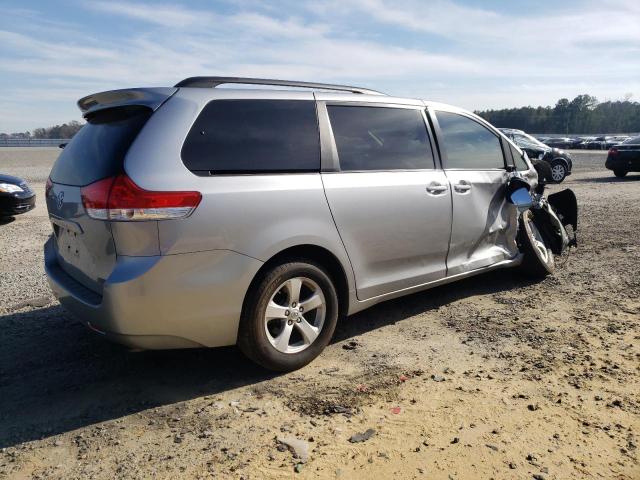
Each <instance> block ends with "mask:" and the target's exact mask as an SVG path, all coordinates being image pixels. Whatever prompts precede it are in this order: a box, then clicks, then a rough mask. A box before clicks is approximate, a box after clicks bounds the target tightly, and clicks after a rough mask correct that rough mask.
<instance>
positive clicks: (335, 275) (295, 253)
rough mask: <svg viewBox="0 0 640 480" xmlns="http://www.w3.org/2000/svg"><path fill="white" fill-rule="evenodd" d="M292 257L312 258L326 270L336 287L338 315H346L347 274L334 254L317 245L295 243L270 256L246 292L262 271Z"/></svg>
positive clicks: (347, 296)
mask: <svg viewBox="0 0 640 480" xmlns="http://www.w3.org/2000/svg"><path fill="white" fill-rule="evenodd" d="M294 258H303V259H308V260H314V261H316V262H317V263H318V264H319V265H320V266H322V267H324V268H325V269H326V270H327V273H328V274H329V276H330V277H331V280H333V284H334V285H335V287H336V293H337V294H338V307H339V312H338V315H340V316H344V315H346V313H347V311H348V308H349V283H348V282H347V275H346V273H345V271H344V268H343V267H342V264H341V263H340V261H339V260H338V259H337V258H336V256H335V255H334V254H333V253H331V252H330V251H329V250H327V249H326V248H323V247H319V246H317V245H296V246H295V247H289V248H287V249H285V250H283V251H281V252H279V253H277V254H276V255H274V256H273V257H271V258H270V259H269V260H267V261H266V262H265V263H264V265H262V267H260V270H258V272H257V273H256V274H255V276H254V277H253V280H252V281H251V285H250V286H249V289H248V290H247V293H248V292H249V291H250V290H251V289H252V288H253V287H254V284H255V283H256V282H257V280H258V279H259V278H261V276H262V275H263V274H264V272H266V271H268V270H269V269H271V268H272V267H274V266H276V265H280V264H282V263H284V262H286V261H287V260H290V259H294ZM245 299H246V295H245Z"/></svg>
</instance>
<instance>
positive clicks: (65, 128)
mask: <svg viewBox="0 0 640 480" xmlns="http://www.w3.org/2000/svg"><path fill="white" fill-rule="evenodd" d="M83 125H84V123H80V122H78V121H77V120H71V121H70V122H69V123H63V124H62V125H54V126H53V127H48V128H36V129H34V130H33V132H16V133H0V138H71V137H73V136H74V135H75V134H76V133H78V130H80V129H81V128H82V126H83Z"/></svg>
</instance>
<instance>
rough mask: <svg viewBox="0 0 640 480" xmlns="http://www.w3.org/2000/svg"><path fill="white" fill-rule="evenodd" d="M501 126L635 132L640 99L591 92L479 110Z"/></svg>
mask: <svg viewBox="0 0 640 480" xmlns="http://www.w3.org/2000/svg"><path fill="white" fill-rule="evenodd" d="M475 113H476V114H478V115H480V116H481V117H482V118H484V119H485V120H487V121H488V122H490V123H491V124H493V125H495V126H496V127H500V128H517V129H519V130H524V131H525V132H529V133H563V134H576V133H601V134H605V133H634V132H640V102H633V101H631V95H630V94H628V95H626V98H625V99H624V100H617V101H606V102H598V99H597V98H596V97H593V96H591V95H578V96H577V97H576V98H574V99H573V100H569V99H567V98H561V99H560V100H558V102H557V103H556V104H555V106H554V107H520V108H503V109H500V110H483V111H476V112H475Z"/></svg>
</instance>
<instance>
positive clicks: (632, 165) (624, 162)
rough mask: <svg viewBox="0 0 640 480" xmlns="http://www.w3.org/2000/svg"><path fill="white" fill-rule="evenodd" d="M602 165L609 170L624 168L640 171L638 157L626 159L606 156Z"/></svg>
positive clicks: (626, 170) (627, 170) (629, 170)
mask: <svg viewBox="0 0 640 480" xmlns="http://www.w3.org/2000/svg"><path fill="white" fill-rule="evenodd" d="M604 166H605V167H606V168H608V169H609V170H624V171H625V172H640V159H637V160H636V159H632V160H630V159H626V158H624V159H623V158H617V157H611V156H608V157H607V160H606V161H605V162H604Z"/></svg>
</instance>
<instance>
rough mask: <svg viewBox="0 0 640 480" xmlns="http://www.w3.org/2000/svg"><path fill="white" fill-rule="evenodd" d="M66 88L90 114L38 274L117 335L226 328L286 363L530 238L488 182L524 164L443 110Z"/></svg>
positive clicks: (154, 340) (227, 339) (258, 357)
mask: <svg viewBox="0 0 640 480" xmlns="http://www.w3.org/2000/svg"><path fill="white" fill-rule="evenodd" d="M240 84H242V85H240ZM247 86H249V87H251V88H247ZM229 87H232V88H229ZM256 87H258V88H256ZM78 104H79V107H80V109H81V110H82V112H83V115H84V117H85V118H86V120H87V124H86V125H85V126H84V127H83V128H82V129H81V130H80V132H79V133H78V134H77V135H76V136H75V137H74V138H73V140H72V141H71V142H70V143H69V144H68V145H67V146H66V148H65V149H64V150H63V151H62V153H61V155H60V157H59V158H58V159H57V161H56V162H55V164H54V166H53V169H52V171H51V175H50V178H49V180H48V182H47V188H46V202H47V208H48V211H49V217H50V219H51V223H52V225H53V235H52V236H51V238H50V239H49V240H48V241H47V242H46V244H45V247H44V251H45V266H46V272H47V276H48V278H49V282H50V285H51V288H52V290H53V292H54V293H55V295H56V296H57V298H58V299H59V301H60V303H61V304H62V305H63V306H64V307H65V308H66V309H67V310H68V311H69V312H71V313H72V314H73V315H74V316H75V317H76V318H78V319H79V320H80V321H82V322H83V323H84V324H86V325H87V326H88V327H89V328H90V329H92V330H94V331H95V332H98V333H99V334H101V335H103V336H105V337H107V338H110V339H113V340H115V341H118V342H121V343H124V344H127V345H130V346H133V347H137V348H145V349H164V348H186V347H202V346H205V347H216V346H223V345H234V344H237V345H239V347H240V348H241V349H242V351H243V352H244V353H245V354H246V355H248V356H249V357H250V358H251V359H253V360H254V361H256V362H258V363H259V364H261V365H263V366H265V367H267V368H270V369H275V370H292V369H296V368H299V367H301V366H303V365H305V364H306V363H308V362H310V361H311V360H312V359H313V358H315V357H316V356H317V355H318V354H319V353H320V352H321V351H322V350H323V349H324V348H325V346H326V345H327V344H328V343H329V341H330V340H331V337H332V334H333V332H334V329H335V327H336V323H337V321H338V319H339V318H340V317H341V316H345V315H350V314H353V313H355V312H358V311H361V310H363V309H365V308H367V307H370V306H372V305H374V304H376V303H379V302H381V301H384V300H387V299H391V298H395V297H399V296H401V295H406V294H409V293H412V292H416V291H419V290H424V289H427V288H430V287H434V286H437V285H441V284H443V283H447V282H451V281H454V280H457V279H462V278H465V277H468V276H470V275H474V274H477V273H481V272H485V271H487V270H490V269H494V268H497V267H508V266H517V265H520V264H522V263H523V261H526V256H527V255H528V254H529V255H530V254H531V252H530V251H529V253H527V252H526V251H524V250H523V249H522V246H521V245H520V242H519V241H518V232H519V220H518V216H519V214H518V211H517V209H516V208H515V207H514V205H512V204H510V203H509V202H507V201H505V195H504V187H505V184H506V182H507V179H508V177H509V175H511V174H513V172H514V171H519V172H520V173H521V176H522V177H523V178H527V179H529V180H530V181H531V182H533V184H535V181H536V178H537V177H536V172H535V170H534V169H533V167H532V165H531V164H530V162H529V161H528V160H527V158H526V155H524V154H523V153H522V151H520V150H519V149H518V148H517V147H516V146H514V145H513V144H512V143H511V142H510V141H508V140H507V139H506V137H504V136H503V135H502V134H501V133H500V132H499V131H498V130H496V129H495V128H494V127H492V126H491V125H490V124H488V123H487V122H485V121H484V120H482V119H481V118H479V117H478V116H476V115H474V114H472V113H469V112H467V111H464V110H461V109H459V108H455V107H452V106H449V105H444V104H439V103H431V102H425V101H422V100H414V99H408V98H394V97H390V96H387V95H384V94H380V93H378V92H375V91H371V90H366V89H361V88H355V87H345V86H339V85H327V84H313V83H304V82H287V81H279V80H259V79H248V78H223V77H194V78H189V79H186V80H183V81H182V82H180V83H178V84H177V85H176V86H175V87H173V88H148V89H144V88H141V89H137V88H136V89H126V90H116V91H108V92H103V93H98V94H94V95H90V96H88V97H85V98H83V99H81V100H80V101H79V102H78ZM528 231H530V230H528ZM534 234H535V232H534ZM538 237H539V239H538V240H539V241H538V244H537V245H538V247H539V249H538V251H537V252H536V254H537V255H538V257H541V258H542V257H544V259H545V260H546V263H547V268H546V269H543V271H542V273H543V274H546V273H549V272H551V271H552V270H553V253H552V252H551V250H550V249H549V248H548V247H547V246H546V245H545V244H544V239H543V238H542V237H540V236H539V235H538ZM545 254H546V255H547V256H546V257H545Z"/></svg>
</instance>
